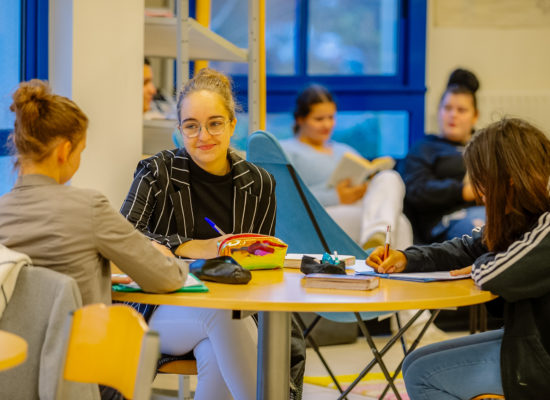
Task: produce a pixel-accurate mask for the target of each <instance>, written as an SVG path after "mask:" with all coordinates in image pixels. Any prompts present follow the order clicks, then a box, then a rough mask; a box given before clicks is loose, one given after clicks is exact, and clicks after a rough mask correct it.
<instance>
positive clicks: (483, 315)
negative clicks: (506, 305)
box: [479, 304, 487, 332]
mask: <svg viewBox="0 0 550 400" xmlns="http://www.w3.org/2000/svg"><path fill="white" fill-rule="evenodd" d="M479 331H480V332H486V331H487V307H485V304H480V305H479Z"/></svg>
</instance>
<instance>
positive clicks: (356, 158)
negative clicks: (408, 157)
mask: <svg viewBox="0 0 550 400" xmlns="http://www.w3.org/2000/svg"><path fill="white" fill-rule="evenodd" d="M394 166H395V160H394V159H393V158H391V157H379V158H375V159H374V160H372V161H369V160H367V159H366V158H363V157H361V156H360V155H357V154H354V153H350V152H347V153H344V155H343V156H342V158H341V159H340V162H339V163H338V165H337V166H336V168H335V169H334V171H333V172H332V175H331V176H330V178H329V180H328V182H327V186H329V187H333V186H336V185H337V184H338V182H340V181H343V180H344V179H350V180H351V184H352V185H353V186H357V185H360V184H362V183H363V182H365V181H366V180H367V179H369V178H370V177H371V176H373V175H374V174H376V173H377V172H380V171H383V170H386V169H392V168H393V167H394Z"/></svg>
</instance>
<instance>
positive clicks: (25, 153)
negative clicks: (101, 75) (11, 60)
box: [8, 79, 88, 167]
mask: <svg viewBox="0 0 550 400" xmlns="http://www.w3.org/2000/svg"><path fill="white" fill-rule="evenodd" d="M12 98H13V103H12V105H11V106H10V110H11V111H13V112H14V113H15V124H14V130H13V132H12V133H11V134H10V136H9V139H8V143H9V145H10V147H11V149H12V153H14V152H15V153H16V156H17V161H16V163H15V166H16V167H18V166H19V165H20V164H21V161H23V160H31V161H42V160H43V159H44V158H46V157H47V156H48V155H49V154H50V153H51V151H52V149H53V148H52V145H54V142H55V140H56V139H58V138H63V139H67V140H69V141H70V142H71V144H72V145H73V149H74V147H75V145H76V144H77V143H78V142H79V141H80V140H82V138H83V136H84V134H85V132H86V129H87V128H88V117H86V115H85V114H84V113H83V112H82V110H81V109H80V108H79V107H78V106H77V105H76V104H75V103H74V102H73V101H72V100H69V99H68V98H66V97H63V96H59V95H57V94H53V93H51V89H50V87H49V86H48V84H47V82H44V81H41V80H38V79H33V80H31V81H28V82H21V83H20V84H19V88H18V89H17V90H16V91H15V93H14V94H13V96H12Z"/></svg>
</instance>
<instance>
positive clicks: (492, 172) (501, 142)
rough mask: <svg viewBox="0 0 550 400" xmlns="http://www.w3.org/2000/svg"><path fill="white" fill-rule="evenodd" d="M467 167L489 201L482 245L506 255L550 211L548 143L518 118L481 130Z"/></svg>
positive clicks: (479, 192) (469, 152)
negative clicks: (513, 244) (508, 249)
mask: <svg viewBox="0 0 550 400" xmlns="http://www.w3.org/2000/svg"><path fill="white" fill-rule="evenodd" d="M464 161H465V164H466V168H467V170H468V174H469V177H470V180H471V182H472V185H473V187H474V192H475V193H476V196H477V197H478V198H479V197H480V195H484V196H485V209H486V215H487V221H486V225H485V233H484V241H485V244H486V245H487V247H488V248H489V250H490V251H496V252H500V251H504V250H506V249H507V248H508V246H510V244H512V243H513V242H514V241H515V240H518V239H519V237H520V236H521V235H522V234H524V233H525V232H527V231H528V230H529V229H530V228H531V226H532V225H533V224H534V223H535V222H536V221H537V219H538V218H539V217H540V215H541V214H543V213H544V212H546V211H549V210H550V194H549V189H550V187H549V178H550V140H549V139H548V138H547V137H546V136H545V135H544V133H542V132H541V131H540V130H539V129H537V128H535V127H534V126H532V125H531V124H529V123H528V122H526V121H523V120H521V119H517V118H510V119H508V118H505V119H502V120H501V121H498V122H495V123H493V124H491V125H489V126H487V127H486V128H484V129H481V130H479V131H478V132H477V133H476V134H475V135H474V137H473V138H472V140H471V141H470V143H469V144H468V145H467V146H466V151H465V153H464Z"/></svg>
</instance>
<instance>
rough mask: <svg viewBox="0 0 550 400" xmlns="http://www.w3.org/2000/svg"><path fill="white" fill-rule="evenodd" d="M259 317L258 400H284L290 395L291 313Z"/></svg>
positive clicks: (268, 314)
mask: <svg viewBox="0 0 550 400" xmlns="http://www.w3.org/2000/svg"><path fill="white" fill-rule="evenodd" d="M258 314H259V317H258V386H257V389H256V398H257V399H258V400H285V399H288V395H289V392H290V386H289V379H290V313H288V312H274V311H271V312H268V311H262V312H260V313H258Z"/></svg>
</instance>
